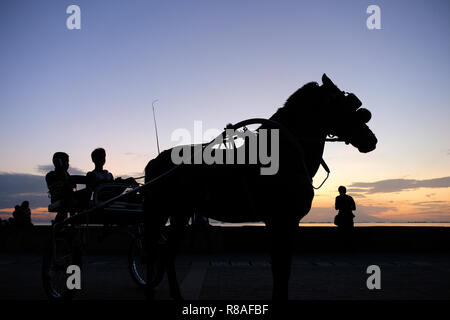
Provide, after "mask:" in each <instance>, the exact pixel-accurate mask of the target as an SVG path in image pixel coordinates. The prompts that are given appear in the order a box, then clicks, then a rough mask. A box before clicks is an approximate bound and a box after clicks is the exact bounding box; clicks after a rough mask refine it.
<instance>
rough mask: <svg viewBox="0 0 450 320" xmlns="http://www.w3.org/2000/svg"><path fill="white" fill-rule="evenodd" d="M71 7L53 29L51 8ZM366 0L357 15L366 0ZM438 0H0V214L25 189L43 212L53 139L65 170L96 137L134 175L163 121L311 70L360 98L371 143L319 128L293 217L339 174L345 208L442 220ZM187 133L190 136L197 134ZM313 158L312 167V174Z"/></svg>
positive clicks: (447, 5)
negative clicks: (371, 19)
mask: <svg viewBox="0 0 450 320" xmlns="http://www.w3.org/2000/svg"><path fill="white" fill-rule="evenodd" d="M71 4H76V5H78V6H79V7H80V8H81V30H68V29H67V27H66V19H67V17H68V16H69V15H68V14H67V13H66V8H67V7H68V6H69V5H71ZM371 4H376V5H378V6H379V7H380V9H381V30H369V29H368V28H367V27H366V19H367V17H368V16H369V14H367V13H366V9H367V7H368V6H369V5H371ZM449 31H450V2H449V1H447V0H443V1H400V0H398V1H357V0H354V1H299V0H295V1H286V0H283V1H274V0H272V1H266V0H244V1H238V0H231V1H225V0H208V1H206V0H205V1H203V0H202V1H200V0H193V1H181V0H180V1H155V0H149V1H113V0H108V1H99V0H96V1H76V0H70V1H65V0H59V1H17V0H2V1H1V2H0V41H1V42H0V43H1V50H0V88H1V89H0V150H1V156H0V217H1V218H7V217H9V212H11V209H10V208H12V207H14V205H15V204H18V203H20V202H22V201H23V200H30V203H31V206H32V207H33V208H35V209H34V215H33V219H35V220H36V221H38V220H41V221H48V220H49V216H48V215H47V214H46V213H45V209H42V207H46V206H47V205H48V203H49V199H48V198H47V194H46V187H45V181H44V179H43V175H45V173H46V172H47V171H48V170H49V169H51V166H50V165H51V157H52V154H53V153H54V152H55V151H65V152H67V153H69V154H70V164H71V166H72V173H85V172H87V171H89V170H92V168H93V165H92V163H91V160H90V152H91V151H92V150H93V149H95V148H97V147H103V148H105V149H106V151H107V163H106V166H105V167H106V168H107V169H108V170H109V171H111V172H112V173H113V174H114V175H115V176H121V175H122V176H124V175H127V176H139V175H142V172H143V169H144V167H145V165H146V164H147V162H148V161H149V160H150V159H152V158H154V157H155V156H156V155H157V149H156V138H155V131H154V126H153V118H152V109H151V104H152V101H153V100H155V99H158V100H159V101H158V102H157V103H156V117H157V121H158V129H159V138H160V145H161V148H162V149H167V148H169V147H172V146H174V145H175V142H174V141H171V139H170V137H171V133H172V132H173V131H174V130H176V129H178V128H186V129H188V130H190V131H193V129H194V121H196V120H201V121H202V122H203V129H204V130H207V129H210V128H217V129H222V128H223V127H224V126H225V125H226V124H227V123H230V122H231V123H234V122H237V121H240V120H243V119H247V118H253V117H266V118H268V117H270V116H271V115H272V114H273V113H274V112H275V111H276V109H277V108H278V107H280V106H282V105H283V103H284V102H285V100H286V99H287V98H288V97H289V95H290V94H292V93H293V92H294V91H295V90H296V89H298V88H299V87H301V86H302V85H303V84H305V83H307V82H309V81H317V82H319V83H321V80H320V79H321V76H322V74H323V73H327V75H328V76H329V77H330V78H331V79H332V80H333V81H334V82H335V83H336V84H337V85H338V86H339V87H340V88H341V89H342V90H345V91H349V92H354V93H355V94H356V95H357V96H358V97H359V98H360V99H361V101H362V102H363V106H364V107H366V108H368V109H370V110H371V111H372V115H373V117H372V120H371V122H370V123H369V125H370V127H371V129H372V130H373V131H374V133H375V134H376V135H377V138H378V140H379V143H378V146H377V149H376V150H375V151H373V152H371V153H368V154H361V153H359V152H358V151H357V150H356V149H354V148H353V147H351V146H347V145H345V144H342V143H335V144H328V145H327V146H326V150H325V153H324V159H325V160H326V162H327V163H328V165H329V167H330V169H331V175H330V178H329V179H328V181H327V182H326V183H325V185H324V187H323V188H322V189H320V190H318V191H317V192H316V198H315V199H314V202H313V209H312V210H311V212H310V214H309V215H308V216H307V218H306V219H305V221H316V222H325V221H332V220H333V217H334V215H335V210H334V198H335V197H336V195H337V188H338V186H339V185H345V186H347V188H348V193H349V194H350V195H352V196H353V197H354V198H355V201H356V204H357V211H356V213H355V214H356V215H357V219H356V221H360V222H412V221H427V222H450V127H449V120H450V81H449V80H450V79H449V75H450V62H449V57H450V41H449V39H450V34H449ZM197 142H199V141H197ZM324 176H325V174H324V172H323V170H322V169H321V170H320V171H319V173H318V174H317V176H316V178H315V179H314V181H315V185H319V184H320V182H321V181H322V179H323V178H324Z"/></svg>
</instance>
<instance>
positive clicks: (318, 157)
mask: <svg viewBox="0 0 450 320" xmlns="http://www.w3.org/2000/svg"><path fill="white" fill-rule="evenodd" d="M283 111H284V110H282V109H279V110H278V111H277V112H276V113H275V114H274V115H273V116H272V117H271V118H270V120H273V121H276V122H278V123H281V124H282V125H283V126H285V127H286V128H287V129H288V130H289V131H290V133H291V134H292V135H294V136H295V137H296V138H298V141H299V143H300V145H301V147H302V149H303V160H304V162H305V165H306V168H307V170H308V174H309V176H310V177H311V178H313V177H314V176H315V175H316V173H317V171H318V169H319V167H320V163H321V161H322V156H323V151H324V147H325V138H326V134H325V132H324V131H323V130H322V125H321V123H319V121H315V120H316V119H311V117H305V118H304V119H299V120H300V121H298V122H294V121H293V119H292V118H289V117H288V116H287V115H286V114H285V113H284V112H283ZM286 140H287V139H286V137H285V136H284V135H283V134H281V136H280V146H281V145H287V146H289V147H287V148H285V151H283V150H280V153H284V152H286V153H287V154H289V153H290V152H291V151H289V149H290V147H291V146H290V145H292V143H291V142H288V141H286ZM283 141H284V143H283Z"/></svg>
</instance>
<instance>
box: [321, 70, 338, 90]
mask: <svg viewBox="0 0 450 320" xmlns="http://www.w3.org/2000/svg"><path fill="white" fill-rule="evenodd" d="M322 84H323V85H324V86H325V87H331V88H333V87H336V85H335V84H334V83H333V81H331V80H330V78H328V77H327V75H326V74H325V73H324V74H323V76H322Z"/></svg>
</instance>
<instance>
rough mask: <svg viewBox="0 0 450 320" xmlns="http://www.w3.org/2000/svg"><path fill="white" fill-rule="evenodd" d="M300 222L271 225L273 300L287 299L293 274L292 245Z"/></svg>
mask: <svg viewBox="0 0 450 320" xmlns="http://www.w3.org/2000/svg"><path fill="white" fill-rule="evenodd" d="M297 226H298V222H297V223H295V222H292V223H273V224H272V225H270V226H269V228H270V231H271V236H272V248H271V260H272V277H273V291H272V299H273V300H287V299H288V291H289V289H288V286H289V278H290V274H291V264H292V247H293V241H294V235H295V231H296V229H297Z"/></svg>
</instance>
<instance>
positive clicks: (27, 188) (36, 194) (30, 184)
mask: <svg viewBox="0 0 450 320" xmlns="http://www.w3.org/2000/svg"><path fill="white" fill-rule="evenodd" d="M24 200H28V201H30V206H31V207H46V206H48V204H49V203H50V200H49V199H48V195H47V185H46V183H45V178H44V176H39V175H32V174H22V173H0V208H11V207H14V206H15V205H16V204H20V203H21V202H22V201H24Z"/></svg>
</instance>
